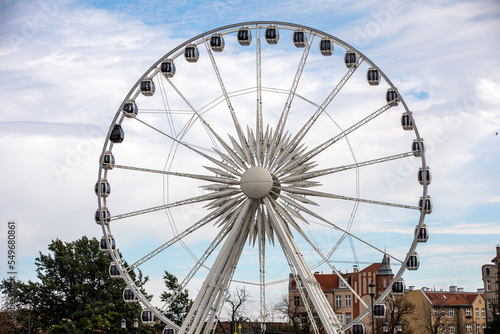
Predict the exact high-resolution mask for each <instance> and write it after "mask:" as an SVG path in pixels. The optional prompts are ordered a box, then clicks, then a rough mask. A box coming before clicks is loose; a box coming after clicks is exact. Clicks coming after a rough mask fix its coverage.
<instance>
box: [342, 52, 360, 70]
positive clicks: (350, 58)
mask: <svg viewBox="0 0 500 334" xmlns="http://www.w3.org/2000/svg"><path fill="white" fill-rule="evenodd" d="M357 62H358V55H357V54H356V52H353V51H347V52H346V53H345V56H344V63H345V66H347V68H353V67H355V66H357Z"/></svg>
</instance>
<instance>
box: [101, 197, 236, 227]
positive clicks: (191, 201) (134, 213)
mask: <svg viewBox="0 0 500 334" xmlns="http://www.w3.org/2000/svg"><path fill="white" fill-rule="evenodd" d="M239 193H241V190H240V189H228V190H222V191H219V192H216V193H212V194H207V195H201V196H195V197H192V198H189V199H185V200H181V201H177V202H173V203H168V204H163V205H158V206H154V207H151V208H147V209H142V210H137V211H131V212H128V213H123V214H120V215H116V216H112V217H110V220H119V219H124V218H129V217H133V216H138V215H143V214H146V213H151V212H155V211H160V210H165V209H171V208H174V207H178V206H184V205H189V204H194V203H200V202H206V201H210V200H214V199H219V198H226V197H229V196H233V195H236V194H239Z"/></svg>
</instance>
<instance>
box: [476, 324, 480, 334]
mask: <svg viewBox="0 0 500 334" xmlns="http://www.w3.org/2000/svg"><path fill="white" fill-rule="evenodd" d="M479 333H481V325H480V324H476V334H479Z"/></svg>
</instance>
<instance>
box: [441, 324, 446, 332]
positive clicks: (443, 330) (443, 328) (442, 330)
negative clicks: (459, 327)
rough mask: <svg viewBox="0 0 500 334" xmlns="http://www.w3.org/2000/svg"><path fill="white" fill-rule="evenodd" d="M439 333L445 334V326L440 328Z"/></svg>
mask: <svg viewBox="0 0 500 334" xmlns="http://www.w3.org/2000/svg"><path fill="white" fill-rule="evenodd" d="M441 333H443V334H446V325H443V326H441Z"/></svg>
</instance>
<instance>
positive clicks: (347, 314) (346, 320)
mask: <svg viewBox="0 0 500 334" xmlns="http://www.w3.org/2000/svg"><path fill="white" fill-rule="evenodd" d="M351 321H352V319H351V313H346V314H345V323H346V325H347V324H348V323H350V322H351Z"/></svg>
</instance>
